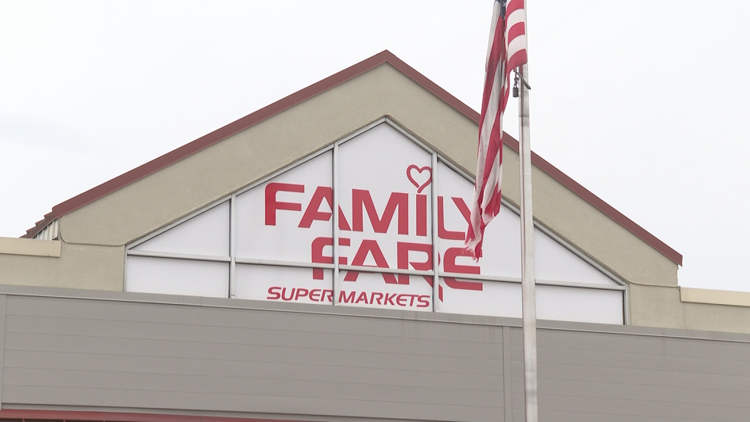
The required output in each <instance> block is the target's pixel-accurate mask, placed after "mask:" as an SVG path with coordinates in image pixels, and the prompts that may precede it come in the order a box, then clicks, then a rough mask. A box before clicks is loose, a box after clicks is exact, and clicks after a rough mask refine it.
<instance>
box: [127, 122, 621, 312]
mask: <svg viewBox="0 0 750 422" xmlns="http://www.w3.org/2000/svg"><path fill="white" fill-rule="evenodd" d="M333 161H334V160H333V152H332V151H330V150H329V151H327V152H325V153H322V154H319V155H317V156H315V157H313V158H311V159H309V160H307V161H305V162H303V163H301V164H300V165H298V166H296V167H294V168H292V169H290V170H288V171H286V172H284V173H282V174H279V175H278V176H276V177H274V178H272V179H270V180H268V181H266V182H264V183H261V184H260V185H258V186H255V187H253V188H252V189H250V190H248V191H246V192H242V193H240V194H238V195H237V196H236V198H235V199H234V200H233V201H234V204H233V210H234V217H233V219H234V225H233V227H232V229H231V230H232V231H233V236H232V237H233V238H234V239H235V240H234V241H235V244H234V248H232V251H233V253H232V255H233V258H235V260H236V262H237V264H236V266H235V271H234V272H233V275H232V283H231V292H228V294H229V295H230V296H231V297H235V298H244V299H254V300H267V301H278V302H299V303H316V304H331V303H332V302H333V301H334V300H335V301H336V304H337V305H344V306H360V307H374V308H389V309H402V310H413V311H433V310H435V311H441V312H454V313H470V314H481V315H499V316H510V317H517V316H519V315H520V306H521V300H520V285H519V284H518V283H517V282H514V280H518V279H519V278H520V276H521V270H520V260H521V257H520V225H519V218H518V215H516V214H515V213H514V212H513V211H512V210H510V209H509V208H507V207H503V208H502V210H501V212H500V215H499V216H498V217H497V218H496V219H495V220H493V222H492V223H491V224H490V225H489V226H488V228H487V231H486V238H485V243H484V257H483V258H482V259H480V260H478V261H475V260H474V259H473V258H472V257H471V256H469V254H468V253H467V252H466V250H465V248H464V238H465V233H466V229H467V225H468V224H467V221H468V219H469V214H470V200H471V198H472V195H473V186H472V183H471V182H470V181H469V180H467V179H466V178H465V177H463V176H462V175H460V174H459V173H457V172H456V171H454V170H453V169H452V168H450V167H449V166H447V165H445V164H443V163H442V162H439V163H438V166H437V168H432V162H433V153H432V152H431V151H428V150H426V149H425V148H423V147H422V146H420V145H418V144H417V143H416V142H413V141H412V140H410V139H409V138H408V137H406V136H405V135H404V134H402V133H401V132H399V131H398V130H396V129H394V128H393V127H391V126H390V125H389V124H380V125H378V126H375V127H374V128H372V129H369V130H367V131H365V132H363V133H361V134H359V135H358V136H356V137H354V138H352V139H350V140H347V141H344V142H342V143H341V144H340V145H339V146H338V152H337V156H336V169H334V168H333ZM334 171H335V172H337V175H338V176H337V178H336V186H335V189H336V200H337V201H338V207H337V209H336V210H335V212H336V213H337V216H338V231H337V236H338V242H337V244H336V245H334V244H333V243H334V242H333V239H334V230H333V213H334V209H333V208H334V207H333V203H334V197H333V193H334V192H333V189H334V186H333V185H334V183H333V174H334ZM433 190H434V191H433ZM433 201H434V204H435V209H434V210H433ZM227 204H228V203H224V204H222V205H221V206H220V207H217V208H216V209H215V210H212V211H211V212H207V213H205V215H204V216H203V217H200V218H196V219H194V221H193V222H192V223H191V222H190V221H188V222H186V223H183V225H180V226H176V227H175V228H173V229H171V230H170V231H167V232H165V233H164V234H162V235H160V236H159V237H157V238H154V239H156V241H154V240H152V241H151V243H150V244H149V243H144V244H143V245H142V246H140V248H142V249H144V250H146V249H145V248H146V247H147V248H148V249H147V250H148V251H154V250H155V249H154V247H157V246H158V249H159V250H160V251H161V250H162V249H164V248H165V247H166V246H164V245H168V244H172V243H174V244H175V250H174V251H166V250H165V251H163V252H177V253H179V252H180V250H181V249H180V244H181V242H180V241H179V240H180V239H182V238H185V239H189V240H191V244H194V243H195V242H194V241H193V240H194V239H195V236H196V235H195V233H194V232H195V230H196V229H200V228H201V227H203V228H206V227H207V228H208V229H206V230H207V231H211V232H212V234H210V235H209V234H207V239H214V240H212V241H211V242H212V244H213V243H216V244H217V245H222V244H223V243H222V242H224V240H222V239H227V238H228V237H229V234H228V233H226V236H225V234H221V235H220V236H217V235H216V234H215V233H213V232H214V231H216V230H217V229H216V228H217V227H219V228H220V229H218V230H219V231H221V230H224V229H221V228H222V227H228V226H226V225H225V223H227V222H228V220H229V217H228V214H229V213H228V208H229V205H227ZM433 212H434V215H433ZM209 218H210V219H211V220H210V221H209ZM223 219H226V220H223ZM227 224H228V223H227ZM183 226H184V227H183ZM433 227H435V228H436V230H435V233H433ZM180 230H184V231H186V233H187V231H188V230H190V233H188V234H189V236H188V235H187V234H186V235H185V236H183V235H181V234H179V233H170V232H171V231H180ZM227 230H228V229H227ZM174 239H176V241H172V240H174ZM167 240H170V242H166V241H167ZM157 243H158V244H157ZM535 243H536V265H537V267H536V272H537V274H538V277H539V280H540V281H544V280H547V281H550V282H551V283H549V284H550V285H549V286H545V284H544V283H541V284H540V287H539V289H538V292H539V293H538V295H539V296H538V314H539V316H540V317H550V318H554V319H569V320H580V321H591V322H616V323H622V315H623V313H622V309H623V306H622V292H621V291H620V290H617V288H618V287H617V285H616V283H614V281H612V280H611V279H610V278H608V277H607V276H605V275H604V274H603V273H602V272H601V271H599V270H598V269H597V268H596V267H594V266H593V265H591V264H590V263H588V262H586V261H585V260H584V259H582V258H580V257H579V256H577V255H576V254H575V253H573V252H572V251H571V250H568V249H567V248H566V247H565V246H563V245H562V244H561V243H560V242H558V241H556V240H554V239H553V238H551V237H550V236H548V235H546V234H544V233H543V232H541V231H539V230H536V231H535ZM433 246H435V247H436V248H437V263H434V262H433ZM334 247H335V248H336V250H335V251H334ZM167 249H168V247H167ZM182 249H184V247H183V248H182ZM214 249H215V250H216V254H219V255H222V256H226V254H227V253H228V252H227V251H226V250H225V248H220V247H218V246H217V247H212V248H211V250H214ZM137 250H138V249H137V248H136V249H134V251H137ZM193 250H195V251H201V252H204V250H202V249H195V248H191V249H190V251H193ZM334 255H337V256H338V262H337V264H338V266H339V271H338V279H336V280H334V274H335V272H334V269H333V264H334V262H333V257H334ZM131 259H132V258H131ZM129 268H130V267H129ZM134 269H135V270H136V273H137V274H140V273H139V272H138V271H140V269H139V268H134ZM436 269H437V271H438V275H437V277H438V279H439V283H438V287H437V289H435V290H433V281H434V278H435V274H434V271H435V270H436ZM407 272H411V274H407ZM415 272H418V273H416V274H415ZM139 277H141V278H143V279H144V280H146V279H149V278H148V277H145V276H143V275H139ZM144 277H145V278H144ZM566 282H567V283H571V284H575V285H576V286H578V287H575V288H574V287H555V286H552V285H553V284H560V283H566ZM581 285H589V286H591V288H580V286H581ZM201 289H203V288H201ZM433 291H435V293H436V294H434V296H435V297H433ZM334 292H336V293H335V297H334ZM211 294H212V295H216V293H215V292H212V293H211Z"/></svg>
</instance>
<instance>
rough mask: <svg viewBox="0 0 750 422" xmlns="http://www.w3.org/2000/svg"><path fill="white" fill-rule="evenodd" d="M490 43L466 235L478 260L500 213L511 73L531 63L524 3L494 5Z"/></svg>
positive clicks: (470, 249) (467, 243) (497, 1)
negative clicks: (486, 232)
mask: <svg viewBox="0 0 750 422" xmlns="http://www.w3.org/2000/svg"><path fill="white" fill-rule="evenodd" d="M502 1H505V0H502ZM488 44H489V45H488V47H487V58H486V61H485V81H484V92H483V94H482V113H481V115H480V118H479V140H478V144H479V145H478V148H477V172H476V181H475V185H474V199H473V201H472V210H471V218H470V219H469V228H468V230H467V232H466V247H467V249H468V250H469V252H471V253H472V255H473V256H474V257H475V258H476V259H479V258H480V257H481V256H482V243H483V237H484V229H485V227H486V226H487V224H489V222H490V221H491V220H492V219H493V218H494V217H495V216H496V215H497V214H498V212H500V199H501V196H502V194H501V182H502V173H503V172H502V163H503V142H502V134H503V131H502V119H503V112H504V111H505V106H506V105H507V104H508V95H509V92H510V74H511V72H512V70H513V69H515V68H516V67H518V66H520V65H522V64H524V63H526V60H527V54H526V11H525V10H524V1H523V0H510V1H509V2H508V3H507V4H506V5H505V10H503V4H502V3H501V0H496V1H495V2H494V6H493V12H492V22H491V23H490V36H489V43H488Z"/></svg>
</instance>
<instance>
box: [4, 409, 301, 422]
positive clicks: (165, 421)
mask: <svg viewBox="0 0 750 422" xmlns="http://www.w3.org/2000/svg"><path fill="white" fill-rule="evenodd" d="M1 419H15V420H21V421H23V420H24V419H30V420H62V421H65V420H75V421H102V422H104V421H117V422H302V421H301V420H297V421H293V420H286V419H285V420H281V419H254V418H228V417H220V416H197V415H176V414H164V413H125V412H87V411H78V410H26V409H3V410H0V420H1Z"/></svg>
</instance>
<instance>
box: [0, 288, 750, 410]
mask: <svg viewBox="0 0 750 422" xmlns="http://www.w3.org/2000/svg"><path fill="white" fill-rule="evenodd" d="M123 297H126V296H123ZM127 297H132V296H127ZM1 298H5V300H6V306H5V307H4V308H5V311H4V312H2V314H1V315H0V317H2V318H4V319H5V328H4V330H3V332H2V333H0V339H3V340H4V347H3V348H2V351H0V353H2V356H3V361H4V362H3V367H2V385H1V386H0V387H1V388H2V400H3V406H5V407H11V408H12V407H13V406H14V405H53V406H75V407H83V408H89V407H91V408H93V407H96V408H120V409H156V410H158V409H182V410H185V411H188V410H191V411H193V410H194V411H212V412H248V413H273V414H285V415H293V416H294V415H296V416H300V415H315V416H322V417H324V418H325V417H327V416H330V417H333V416H342V417H349V418H362V419H361V420H365V419H367V420H372V419H370V418H373V419H375V418H394V419H413V420H425V421H426V420H433V421H447V420H459V421H506V420H512V421H516V422H520V421H523V383H522V377H523V372H522V371H523V355H522V344H523V343H522V337H521V330H520V328H519V327H518V321H516V320H508V319H493V318H481V317H477V318H474V317H464V316H442V315H424V314H416V313H394V312H375V313H373V312H372V311H365V310H341V309H332V308H330V307H315V306H298V307H295V306H288V307H281V308H274V307H273V306H270V305H264V304H258V303H255V304H251V303H250V304H249V302H238V301H225V302H220V301H214V302H212V303H208V304H203V305H202V304H200V303H192V304H190V303H185V304H164V303H148V302H144V301H143V299H144V298H148V297H147V296H140V297H139V298H138V300H131V299H128V300H125V299H123V300H111V299H112V298H109V299H106V298H101V299H96V298H91V299H83V298H75V297H70V298H60V297H45V296H39V297H34V296H27V295H22V294H9V295H7V296H4V295H0V304H2V299H1ZM173 300H177V299H174V298H173ZM217 303H218V305H217ZM221 303H224V304H237V303H245V305H242V306H246V307H248V308H251V309H243V308H242V306H238V307H237V308H232V307H231V306H223V305H221ZM266 306H268V307H267V308H265V307H266ZM540 327H541V328H540V330H539V333H538V344H539V376H540V383H539V389H540V417H541V420H545V421H556V422H558V421H601V420H607V421H632V420H639V421H666V422H669V421H706V420H711V421H737V420H746V416H747V415H748V414H750V401H748V400H747V397H750V337H747V336H745V337H742V336H734V337H732V336H723V335H716V334H712V333H701V332H695V331H693V332H687V331H681V332H676V331H668V330H667V331H664V330H661V331H659V330H654V329H641V328H637V327H615V326H604V325H601V326H597V325H592V324H572V323H565V324H562V323H550V322H544V321H541V322H540ZM699 337H701V338H699ZM505 386H507V391H506V389H505ZM506 401H509V402H508V403H506ZM506 405H507V406H506Z"/></svg>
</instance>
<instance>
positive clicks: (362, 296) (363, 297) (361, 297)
mask: <svg viewBox="0 0 750 422" xmlns="http://www.w3.org/2000/svg"><path fill="white" fill-rule="evenodd" d="M360 302H363V303H364V304H365V305H369V303H368V302H367V292H360V293H359V296H358V297H357V301H356V302H354V303H360Z"/></svg>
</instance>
